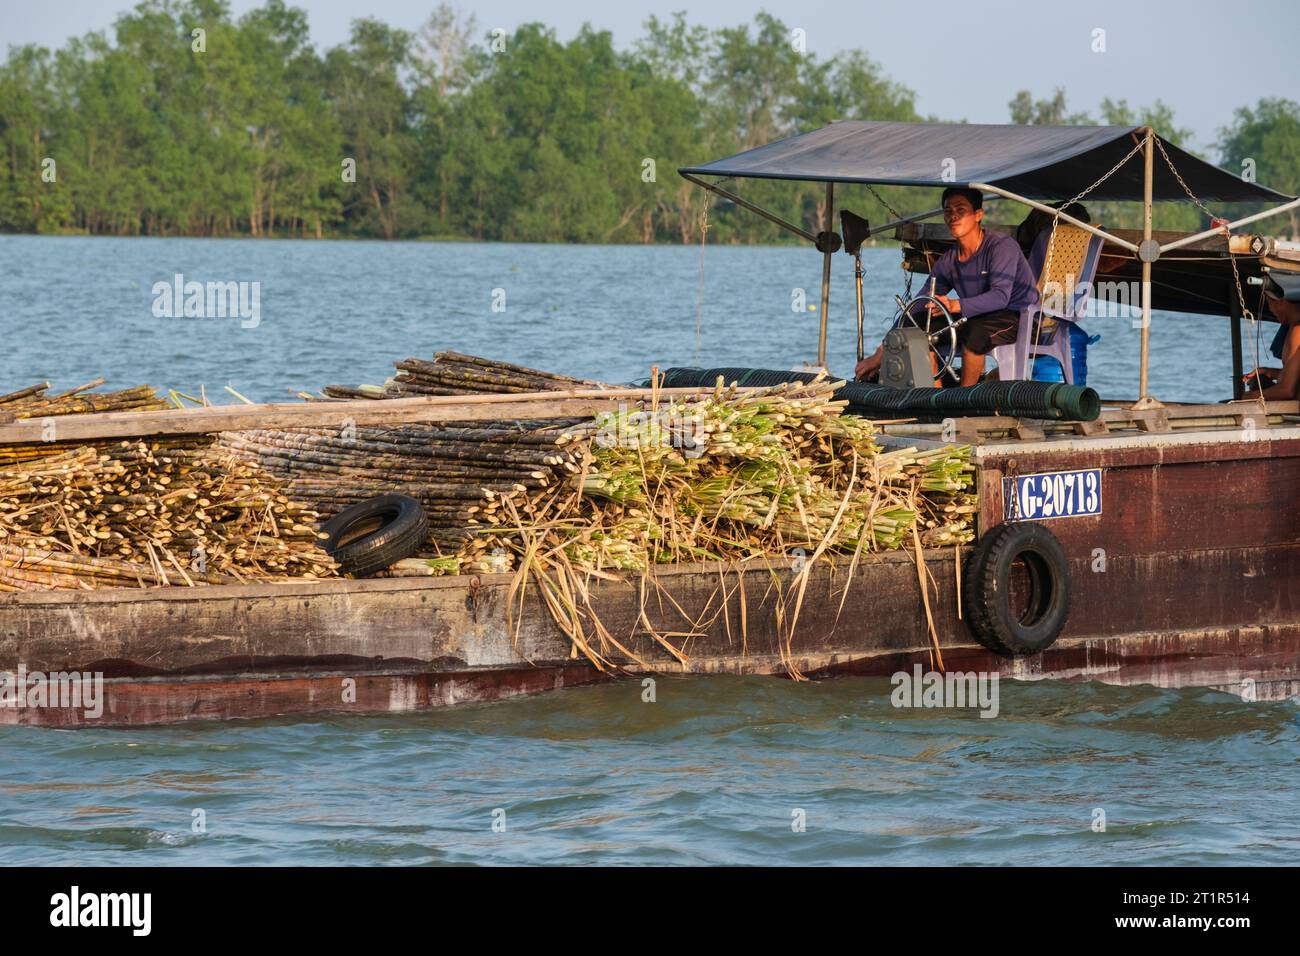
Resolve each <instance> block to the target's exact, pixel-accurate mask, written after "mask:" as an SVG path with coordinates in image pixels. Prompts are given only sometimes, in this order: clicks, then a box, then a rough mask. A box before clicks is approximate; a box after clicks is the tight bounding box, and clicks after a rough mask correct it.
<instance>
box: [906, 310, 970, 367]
mask: <svg viewBox="0 0 1300 956" xmlns="http://www.w3.org/2000/svg"><path fill="white" fill-rule="evenodd" d="M896 298H897V300H898V303H899V305H898V312H897V313H896V314H895V316H894V322H895V323H898V322H899V320H900V319H902V321H903V322H906V323H907V324H908V325H910V326H912V328H914V329H919V330H920V331H921V332H924V333H925V337H926V340H927V341H928V342H929V343H930V349H931V350H932V351H933V352H934V354H935V361H936V362H937V363H938V371H937V372H936V373H935V376H934V377H935V378H942V377H943V375H944V373H945V372H951V373H952V374H953V375H956V374H957V371H956V369H954V368H953V364H952V363H953V362H954V361H956V359H957V353H958V352H959V351H960V350H959V349H958V348H957V326H959V325H961V323H962V320H961V319H954V318H953V317H952V313H951V312H949V311H948V307H947V306H945V305H944V304H943V303H942V302H940V301H939V299H938V298H937V297H935V296H933V295H930V294H929V293H923V294H921V295H918V296H917V297H916V298H914V299H912V300H911V301H910V302H903V300H902V296H897V297H896ZM922 302H931V303H933V304H934V305H935V306H936V307H938V309H939V314H940V315H942V316H943V319H944V324H943V326H942V327H941V328H940V329H939V331H937V332H929V331H927V329H926V326H924V325H922V324H921V323H920V322H919V321H918V320H917V317H916V316H914V315H913V314H912V306H914V305H917V304H919V303H922ZM944 336H947V337H948V346H949V347H948V355H947V357H946V358H945V357H944V356H943V355H942V354H941V353H940V352H939V350H938V349H937V348H935V343H936V342H938V341H939V340H940V339H942V338H943V337H944Z"/></svg>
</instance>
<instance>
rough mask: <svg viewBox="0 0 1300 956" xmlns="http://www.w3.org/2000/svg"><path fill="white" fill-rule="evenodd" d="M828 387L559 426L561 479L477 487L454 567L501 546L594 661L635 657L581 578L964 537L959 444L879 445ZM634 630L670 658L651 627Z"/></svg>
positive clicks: (871, 429) (964, 486) (967, 467)
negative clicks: (477, 503) (487, 490)
mask: <svg viewBox="0 0 1300 956" xmlns="http://www.w3.org/2000/svg"><path fill="white" fill-rule="evenodd" d="M839 384H840V383H835V382H829V381H826V380H824V379H820V380H817V381H814V382H810V383H792V384H785V385H778V386H774V387H771V388H764V389H761V390H757V391H750V392H739V391H738V390H736V389H735V388H734V387H733V388H724V387H723V384H722V383H721V382H719V383H718V385H717V387H716V388H715V389H714V392H713V394H712V395H711V396H708V397H706V398H704V399H702V400H693V401H684V400H675V401H672V402H669V403H666V404H663V405H662V406H659V405H654V406H652V407H651V408H649V409H644V408H642V409H622V410H620V411H618V412H610V413H606V414H602V415H598V416H596V417H595V418H594V419H593V420H591V421H589V422H585V423H582V424H578V425H575V426H572V427H570V428H569V429H567V430H566V431H565V432H564V434H563V435H562V436H561V438H560V439H559V440H558V442H557V445H558V446H559V447H561V448H564V449H566V450H568V451H569V453H570V456H571V458H570V461H569V462H568V463H567V464H566V467H565V470H566V471H569V472H570V474H569V477H568V479H567V480H566V481H565V482H564V483H563V484H561V485H558V486H551V487H546V488H543V489H539V490H529V489H524V490H522V491H519V490H512V491H509V492H496V493H492V494H488V495H486V496H485V497H486V499H487V500H486V502H485V504H484V505H483V506H482V508H481V509H480V511H479V512H478V513H476V514H475V516H474V518H473V519H472V520H473V521H474V522H475V525H476V526H477V528H478V530H479V531H480V534H479V535H477V536H475V537H474V538H472V539H469V540H467V541H466V543H465V545H464V547H463V548H462V551H461V553H460V557H461V564H462V567H465V566H469V565H472V564H475V563H482V562H483V561H484V560H485V559H486V558H488V557H494V556H496V555H497V554H498V553H499V552H503V551H504V552H506V553H508V554H510V555H512V556H513V557H514V558H515V560H516V561H517V567H518V570H517V572H516V573H517V575H518V577H517V579H516V580H517V581H519V582H522V581H524V580H529V581H531V582H533V584H534V585H535V588H531V590H533V591H534V593H537V594H539V595H540V596H541V598H542V600H543V602H544V604H545V606H546V607H547V609H548V611H549V612H550V614H551V616H552V617H553V619H554V620H555V621H556V622H557V623H558V624H559V626H560V627H561V628H562V629H563V630H564V631H565V633H566V634H568V635H569V637H570V638H571V640H572V641H573V643H574V647H575V652H577V653H581V654H583V655H584V656H586V657H587V658H588V659H589V660H591V661H592V662H593V663H594V664H595V665H596V666H597V667H600V668H605V669H609V668H612V667H613V664H612V663H611V661H612V660H613V657H612V652H613V651H618V652H619V653H621V654H622V655H623V656H624V657H625V658H631V659H632V660H634V661H637V660H638V659H637V658H636V655H634V654H633V653H632V652H631V651H630V650H629V649H628V648H627V647H626V646H624V645H623V644H622V643H620V642H619V641H618V640H617V639H616V638H615V636H614V635H612V634H611V633H610V632H609V631H608V630H607V629H605V628H604V627H603V625H602V624H601V622H600V620H599V616H598V615H597V614H596V612H595V610H594V608H593V607H592V606H591V604H590V602H589V599H588V596H587V595H588V593H589V592H588V589H587V587H586V585H585V584H584V581H585V579H586V578H587V577H588V576H590V575H592V574H595V575H600V574H603V573H605V572H608V571H612V570H634V571H645V570H647V569H649V568H650V567H651V566H652V565H655V564H663V563H678V562H685V561H695V560H712V561H724V562H731V561H745V560H752V559H759V560H763V561H768V560H770V559H771V558H772V557H773V556H787V557H792V556H800V557H802V556H807V555H812V556H814V558H815V557H816V556H820V555H822V554H825V553H839V554H844V555H852V558H853V560H854V561H856V560H857V559H858V556H859V555H861V554H862V553H864V552H875V551H882V550H889V549H897V548H903V547H917V548H918V550H919V548H920V547H921V546H922V545H925V546H929V545H941V544H942V545H947V544H954V545H955V544H962V543H965V542H967V541H970V540H971V539H972V538H973V531H972V521H973V516H974V513H975V507H974V498H973V496H972V495H971V494H970V488H971V484H972V477H971V475H972V472H973V466H972V465H971V464H970V449H969V448H968V447H964V446H963V447H953V446H946V447H941V448H932V449H925V450H918V449H916V448H906V449H899V450H894V451H882V450H881V448H880V447H879V445H878V444H877V443H876V441H875V435H876V429H875V426H873V425H872V423H871V422H869V421H867V420H865V419H861V418H857V417H854V416H846V415H843V414H841V413H842V411H843V408H844V405H845V403H844V402H842V401H836V400H835V399H834V397H833V396H834V393H835V390H836V388H837V387H838V385H839ZM489 517H490V520H485V519H489ZM801 573H802V574H806V572H801ZM805 580H806V578H805ZM514 590H515V592H517V593H523V591H524V590H527V589H525V588H524V587H523V585H522V584H517V585H516V588H515V589H514ZM795 617H797V614H796V615H795ZM790 627H791V628H792V627H793V623H791V624H790ZM647 629H648V625H647ZM648 633H650V635H651V636H652V637H654V638H655V639H656V640H657V641H658V642H659V643H660V644H661V645H663V646H664V647H665V648H666V649H667V650H668V651H669V653H671V654H673V655H674V656H678V657H679V659H683V660H684V657H682V656H681V650H680V648H678V647H676V646H675V645H673V644H672V643H671V641H669V640H667V638H666V637H665V636H664V635H657V634H655V633H654V632H653V631H649V630H648ZM640 663H644V662H640Z"/></svg>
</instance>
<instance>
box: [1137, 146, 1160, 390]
mask: <svg viewBox="0 0 1300 956" xmlns="http://www.w3.org/2000/svg"><path fill="white" fill-rule="evenodd" d="M1155 148H1156V143H1155V133H1154V132H1153V131H1152V130H1150V129H1148V130H1147V141H1146V146H1145V147H1143V149H1142V163H1143V167H1144V168H1143V184H1142V242H1143V244H1144V245H1145V244H1146V243H1148V242H1149V241H1150V240H1151V194H1152V192H1153V187H1154V178H1155V155H1156V153H1155ZM1150 358H1151V262H1150V260H1149V259H1146V258H1145V257H1144V258H1143V260H1142V358H1141V359H1140V366H1139V370H1138V401H1143V400H1145V399H1146V398H1148V397H1149V396H1148V394H1147V364H1148V362H1149V361H1150Z"/></svg>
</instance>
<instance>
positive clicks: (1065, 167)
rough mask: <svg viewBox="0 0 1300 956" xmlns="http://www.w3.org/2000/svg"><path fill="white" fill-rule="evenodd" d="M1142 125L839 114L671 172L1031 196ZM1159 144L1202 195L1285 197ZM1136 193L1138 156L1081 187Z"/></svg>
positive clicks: (1058, 193)
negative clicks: (990, 189)
mask: <svg viewBox="0 0 1300 956" xmlns="http://www.w3.org/2000/svg"><path fill="white" fill-rule="evenodd" d="M1143 129H1144V127H1140V126H1018V125H1006V126H994V125H979V124H974V123H960V124H950V123H879V122H874V121H866V120H844V121H841V122H838V123H832V124H831V125H830V126H825V127H822V128H821V129H817V130H813V131H812V132H810V133H801V134H799V135H798V136H791V137H789V138H788V139H783V140H779V141H778V142H775V143H769V144H768V145H766V146H759V147H757V148H755V149H749V150H746V151H745V152H743V153H737V154H736V155H735V156H729V157H727V158H726V159H719V160H716V161H714V162H712V163H708V164H707V165H704V166H687V167H683V168H682V169H680V170H678V172H681V173H692V174H695V175H701V176H734V177H740V178H752V179H793V180H803V181H814V182H837V183H873V184H883V185H898V186H952V185H954V184H956V185H965V184H968V183H987V184H988V185H991V186H999V187H1001V188H1003V189H1006V190H1009V191H1011V192H1015V193H1019V194H1021V195H1023V196H1027V197H1029V198H1030V199H1062V198H1066V197H1069V196H1073V195H1075V194H1077V193H1078V192H1080V191H1082V190H1083V189H1084V187H1086V186H1089V185H1091V184H1092V183H1093V182H1094V181H1095V180H1097V179H1100V178H1101V176H1102V175H1104V174H1105V173H1106V172H1107V171H1108V170H1109V169H1110V168H1111V167H1112V166H1114V165H1115V164H1116V163H1118V162H1119V161H1120V160H1121V159H1123V158H1124V155H1125V154H1126V153H1127V152H1128V151H1129V150H1131V149H1132V148H1133V147H1134V146H1135V145H1136V144H1137V143H1138V141H1139V140H1140V139H1141V136H1142V131H1143ZM1162 142H1163V143H1164V147H1165V151H1166V152H1168V154H1169V159H1170V160H1171V161H1172V162H1173V164H1174V166H1175V167H1176V168H1177V169H1178V171H1179V172H1180V173H1181V174H1182V176H1183V178H1184V179H1185V180H1186V181H1187V185H1188V186H1189V187H1190V188H1191V190H1192V192H1193V193H1195V194H1196V196H1197V197H1199V198H1200V199H1203V200H1208V201H1214V202H1269V203H1275V202H1278V201H1279V200H1286V199H1290V198H1291V197H1289V196H1284V195H1283V194H1282V193H1278V192H1274V191H1273V190H1271V189H1268V188H1266V187H1264V186H1260V185H1258V184H1257V183H1251V182H1246V181H1245V180H1243V179H1242V178H1241V177H1240V176H1237V175H1235V174H1233V173H1231V172H1228V171H1226V170H1223V169H1219V168H1218V167H1217V166H1213V165H1211V164H1210V163H1207V162H1206V161H1205V160H1203V159H1197V158H1196V157H1195V156H1193V155H1191V154H1190V153H1188V152H1185V151H1184V150H1181V149H1179V148H1178V147H1177V146H1174V145H1173V144H1171V143H1168V142H1164V141H1163V140H1162ZM946 160H951V161H952V163H951V164H947V163H946V162H945V161H946ZM1154 168H1155V174H1154V192H1153V195H1154V198H1155V199H1158V200H1162V199H1163V200H1185V199H1186V198H1187V196H1186V193H1184V192H1183V190H1182V187H1181V186H1179V185H1178V181H1177V180H1176V179H1175V178H1174V176H1173V174H1172V173H1171V172H1170V171H1169V166H1168V165H1167V164H1166V163H1165V161H1164V159H1163V157H1161V156H1160V155H1157V156H1156V157H1155V165H1154ZM945 169H951V172H952V176H955V180H954V179H953V178H952V177H950V178H949V179H947V180H945V179H944V178H943V176H944V172H945ZM1142 195H1143V163H1142V157H1141V154H1140V153H1139V154H1138V155H1137V156H1134V157H1133V158H1131V159H1130V160H1129V161H1128V162H1127V163H1125V164H1124V166H1123V167H1122V168H1120V169H1119V170H1118V171H1117V172H1116V173H1115V174H1114V175H1113V176H1111V177H1110V178H1109V179H1107V180H1106V182H1104V183H1103V184H1102V185H1100V186H1098V187H1097V189H1096V190H1094V191H1092V192H1090V193H1089V194H1088V196H1089V198H1090V199H1113V200H1133V201H1138V202H1140V201H1141V200H1142Z"/></svg>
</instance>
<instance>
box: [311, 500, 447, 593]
mask: <svg viewBox="0 0 1300 956" xmlns="http://www.w3.org/2000/svg"><path fill="white" fill-rule="evenodd" d="M376 520H378V522H379V526H378V527H377V528H375V529H374V530H372V531H369V532H367V533H364V534H360V535H357V529H358V528H362V527H364V526H365V525H366V524H370V523H374V522H375V521H376ZM320 530H321V533H322V534H325V535H327V537H326V538H325V539H324V540H323V541H322V542H321V547H322V548H324V549H325V552H326V554H328V555H329V556H330V557H332V558H333V559H334V560H335V561H337V562H338V564H339V570H340V571H341V572H343V573H344V574H347V575H351V576H352V577H354V578H365V577H369V576H370V575H372V574H374V573H376V572H377V571H382V570H384V569H385V568H387V567H390V566H391V565H393V564H394V563H395V562H397V561H400V560H402V559H403V558H409V557H410V556H411V555H413V554H415V552H416V551H418V550H420V546H421V545H423V544H424V539H425V538H427V537H428V535H429V520H428V518H427V517H426V516H425V514H424V508H423V507H422V506H421V505H420V503H419V502H418V501H416V500H415V499H414V498H412V497H410V496H409V495H398V494H387V495H379V496H378V497H375V498H370V499H368V500H366V501H362V502H359V503H358V504H355V505H352V506H351V507H349V508H344V509H343V510H342V511H340V512H339V513H338V514H336V515H335V516H334V517H333V518H330V519H329V521H326V522H325V523H324V524H323V525H321V528H320Z"/></svg>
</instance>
